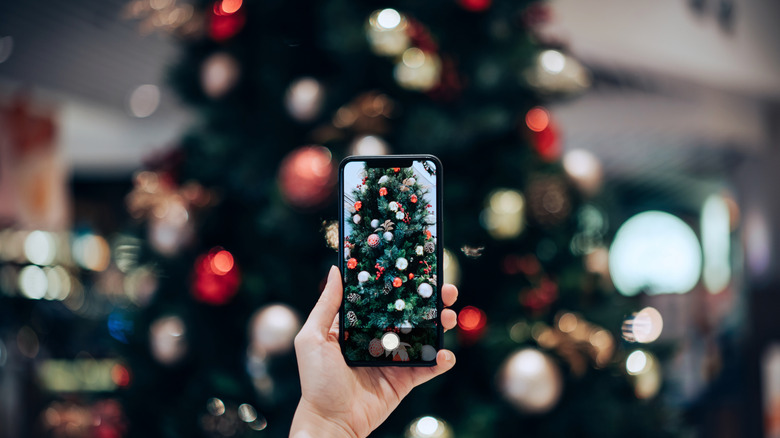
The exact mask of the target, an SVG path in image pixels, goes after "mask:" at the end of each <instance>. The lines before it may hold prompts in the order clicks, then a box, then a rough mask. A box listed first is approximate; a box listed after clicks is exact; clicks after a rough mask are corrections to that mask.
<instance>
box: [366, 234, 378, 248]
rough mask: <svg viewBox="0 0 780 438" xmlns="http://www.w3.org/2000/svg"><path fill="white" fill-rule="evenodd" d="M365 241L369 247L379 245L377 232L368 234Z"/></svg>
mask: <svg viewBox="0 0 780 438" xmlns="http://www.w3.org/2000/svg"><path fill="white" fill-rule="evenodd" d="M366 243H368V246H370V247H371V248H376V247H377V246H379V234H372V235H370V236H368V239H366Z"/></svg>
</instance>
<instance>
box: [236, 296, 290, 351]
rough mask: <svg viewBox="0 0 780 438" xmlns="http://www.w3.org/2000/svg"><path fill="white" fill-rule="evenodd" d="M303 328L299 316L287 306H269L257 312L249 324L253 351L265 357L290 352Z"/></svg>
mask: <svg viewBox="0 0 780 438" xmlns="http://www.w3.org/2000/svg"><path fill="white" fill-rule="evenodd" d="M300 328H301V320H300V317H299V316H298V314H297V313H296V312H295V310H293V309H292V308H291V307H290V306H287V305H286V304H269V305H267V306H265V307H262V308H261V309H260V310H258V311H257V312H255V314H254V315H253V316H252V318H251V319H250V322H249V332H250V340H251V342H252V347H253V349H254V350H255V351H256V352H258V353H261V354H263V355H274V354H281V353H286V352H287V351H290V350H291V349H292V347H293V340H294V339H295V335H296V334H297V333H298V330H300Z"/></svg>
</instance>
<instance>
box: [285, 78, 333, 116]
mask: <svg viewBox="0 0 780 438" xmlns="http://www.w3.org/2000/svg"><path fill="white" fill-rule="evenodd" d="M324 100H325V92H324V91H323V87H322V85H321V84H320V82H319V81H317V80H316V79H314V78H308V77H306V78H300V79H297V80H295V81H293V82H292V83H291V84H290V86H289V87H288V88H287V93H286V94H285V95H284V106H285V107H286V108H287V112H289V113H290V115H291V116H292V118H294V119H295V120H298V121H299V122H310V121H312V120H314V119H316V118H317V116H318V115H319V113H320V110H321V109H322V103H323V101H324Z"/></svg>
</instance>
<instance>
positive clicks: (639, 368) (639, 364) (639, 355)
mask: <svg viewBox="0 0 780 438" xmlns="http://www.w3.org/2000/svg"><path fill="white" fill-rule="evenodd" d="M645 367H647V354H645V352H644V351H642V350H634V351H633V352H631V354H629V355H628V357H627V358H626V372H628V374H631V375H632V376H635V375H637V374H641V373H642V372H644V371H645Z"/></svg>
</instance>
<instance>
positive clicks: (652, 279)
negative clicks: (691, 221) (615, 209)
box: [609, 211, 702, 296]
mask: <svg viewBox="0 0 780 438" xmlns="http://www.w3.org/2000/svg"><path fill="white" fill-rule="evenodd" d="M701 265H702V256H701V248H700V247H699V240H698V239H697V238H696V234H695V233H694V232H693V230H692V229H691V227H689V226H688V225H687V224H686V223H685V222H683V221H682V220H681V219H679V218H678V217H676V216H673V215H671V214H669V213H664V212H661V211H646V212H644V213H640V214H637V215H636V216H634V217H632V218H631V219H629V220H627V221H626V222H625V223H624V224H623V225H621V226H620V228H619V229H618V231H617V234H615V240H614V242H613V243H612V246H611V248H610V250H609V272H610V274H611V277H612V281H613V283H614V284H615V287H616V288H617V289H618V291H620V293H622V294H623V295H626V296H632V295H636V294H638V293H640V292H642V291H646V292H647V293H649V294H651V295H652V294H663V293H685V292H688V291H689V290H691V289H692V288H693V287H694V286H696V283H697V282H698V281H699V276H700V273H701Z"/></svg>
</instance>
